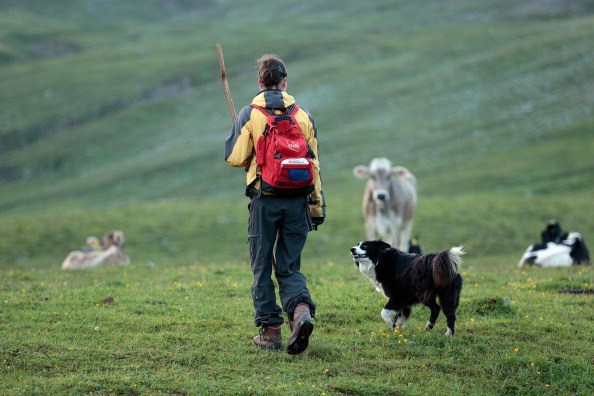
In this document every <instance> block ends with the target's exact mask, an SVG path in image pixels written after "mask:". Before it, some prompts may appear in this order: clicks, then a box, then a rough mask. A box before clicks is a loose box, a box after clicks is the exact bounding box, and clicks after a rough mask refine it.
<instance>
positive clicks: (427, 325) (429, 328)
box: [425, 321, 435, 330]
mask: <svg viewBox="0 0 594 396" xmlns="http://www.w3.org/2000/svg"><path fill="white" fill-rule="evenodd" d="M433 326H435V323H431V322H429V321H427V324H426V325H425V330H431V329H432V328H433Z"/></svg>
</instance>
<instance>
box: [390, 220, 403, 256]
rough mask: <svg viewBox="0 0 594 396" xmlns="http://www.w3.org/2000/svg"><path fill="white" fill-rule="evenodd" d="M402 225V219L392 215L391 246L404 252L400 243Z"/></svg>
mask: <svg viewBox="0 0 594 396" xmlns="http://www.w3.org/2000/svg"><path fill="white" fill-rule="evenodd" d="M401 224H402V217H401V216H398V215H396V214H394V213H390V226H389V229H388V232H389V234H390V242H389V243H390V245H392V247H394V248H396V249H398V250H402V247H401V243H400V238H399V237H400V232H399V230H400V226H401Z"/></svg>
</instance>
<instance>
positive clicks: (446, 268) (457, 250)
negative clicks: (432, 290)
mask: <svg viewBox="0 0 594 396" xmlns="http://www.w3.org/2000/svg"><path fill="white" fill-rule="evenodd" d="M464 254H466V252H465V251H464V246H457V247H453V248H451V249H450V250H444V251H442V252H439V253H438V254H437V256H435V258H434V259H433V263H432V266H433V283H435V285H436V286H437V288H438V289H444V288H447V287H449V286H450V284H451V283H452V280H453V279H454V278H455V277H456V275H457V274H458V271H459V270H460V266H461V265H462V259H461V258H460V257H461V256H463V255H464Z"/></svg>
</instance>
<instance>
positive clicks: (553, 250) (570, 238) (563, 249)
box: [518, 232, 590, 268]
mask: <svg viewBox="0 0 594 396" xmlns="http://www.w3.org/2000/svg"><path fill="white" fill-rule="evenodd" d="M525 264H528V265H538V266H540V267H545V268H550V267H569V266H571V265H573V264H590V253H589V252H588V248H587V247H586V243H585V242H584V239H583V238H582V235H581V234H580V233H579V232H570V233H569V234H568V235H567V238H566V239H564V240H562V241H561V242H560V243H555V242H547V243H546V244H544V243H535V244H532V245H530V246H529V247H528V249H526V252H525V253H524V255H523V256H522V258H521V259H520V262H519V263H518V268H522V267H523V266H524V265H525Z"/></svg>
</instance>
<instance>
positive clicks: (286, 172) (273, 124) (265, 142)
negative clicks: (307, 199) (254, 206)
mask: <svg viewBox="0 0 594 396" xmlns="http://www.w3.org/2000/svg"><path fill="white" fill-rule="evenodd" d="M250 106H252V107H253V108H255V109H258V110H260V111H261V112H262V113H264V115H266V117H267V118H268V121H267V124H266V128H265V129H264V132H263V133H262V136H261V137H260V139H258V142H257V143H256V159H257V163H258V167H259V168H260V173H261V177H262V180H261V181H262V183H261V186H262V187H261V188H262V190H263V191H267V192H270V193H273V194H277V195H307V194H309V193H311V192H312V191H313V190H314V165H313V161H312V158H313V157H314V154H313V152H312V150H311V148H310V147H309V145H308V144H307V142H306V140H305V137H304V136H303V132H302V131H301V128H300V127H299V123H298V122H297V121H296V120H295V117H294V116H293V114H295V113H296V112H297V110H299V106H297V105H295V106H293V108H292V109H291V111H290V112H289V113H286V114H274V113H272V112H269V111H267V110H266V109H264V108H263V107H260V106H258V105H255V104H251V105H250Z"/></svg>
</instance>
